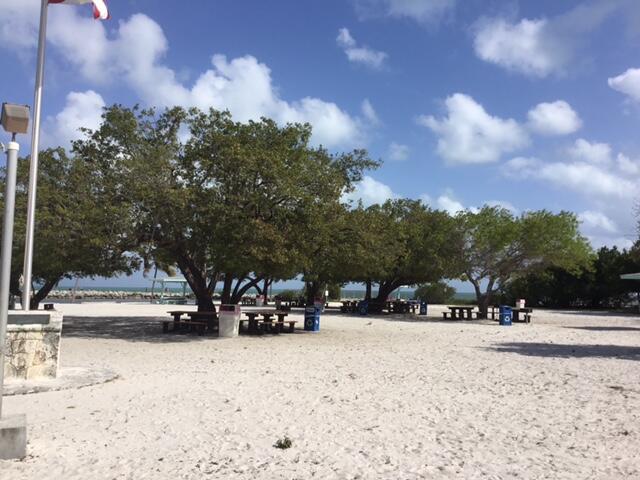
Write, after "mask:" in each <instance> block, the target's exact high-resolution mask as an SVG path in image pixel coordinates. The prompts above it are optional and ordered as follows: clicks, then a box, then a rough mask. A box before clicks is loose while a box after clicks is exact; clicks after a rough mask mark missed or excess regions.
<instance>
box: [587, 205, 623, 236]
mask: <svg viewBox="0 0 640 480" xmlns="http://www.w3.org/2000/svg"><path fill="white" fill-rule="evenodd" d="M578 220H580V222H581V223H582V226H583V227H584V229H585V230H587V231H596V232H597V231H603V232H606V233H618V227H617V226H616V224H615V222H614V221H613V220H611V219H610V218H609V217H607V216H606V215H605V214H604V213H602V212H596V211H593V210H586V211H584V212H582V213H581V214H579V215H578Z"/></svg>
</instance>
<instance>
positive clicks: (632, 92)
mask: <svg viewBox="0 0 640 480" xmlns="http://www.w3.org/2000/svg"><path fill="white" fill-rule="evenodd" d="M608 83H609V86H610V87H611V88H613V89H614V90H617V91H618V92H620V93H624V94H625V95H627V96H628V97H629V98H630V99H631V100H634V101H636V102H640V68H630V69H629V70H627V71H626V72H624V73H623V74H620V75H618V76H617V77H612V78H609V79H608Z"/></svg>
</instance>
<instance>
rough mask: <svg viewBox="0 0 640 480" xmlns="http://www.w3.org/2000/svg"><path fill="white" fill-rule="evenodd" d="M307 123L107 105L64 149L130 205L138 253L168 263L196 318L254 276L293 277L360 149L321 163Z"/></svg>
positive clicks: (352, 177) (364, 163)
mask: <svg viewBox="0 0 640 480" xmlns="http://www.w3.org/2000/svg"><path fill="white" fill-rule="evenodd" d="M310 136H311V128H310V127H309V126H308V125H299V124H291V125H286V126H278V125H277V124H276V123H275V122H273V121H271V120H268V119H262V120H261V121H259V122H253V121H251V122H248V123H238V122H234V121H233V120H232V118H231V116H230V115H229V114H228V113H227V112H219V111H215V110H209V111H208V112H202V111H199V110H197V109H192V110H189V111H186V110H184V109H182V108H173V109H169V110H165V111H163V112H160V113H157V112H155V111H153V110H140V109H137V108H132V109H130V108H125V107H122V106H117V105H116V106H113V107H111V108H109V109H107V110H106V111H105V113H104V115H103V122H102V125H101V126H100V128H99V129H97V130H96V131H93V132H89V135H88V137H87V138H86V139H84V140H82V141H79V142H77V143H76V144H75V149H76V151H77V152H78V154H79V155H81V156H82V158H84V159H85V160H86V161H87V162H92V163H93V164H94V165H96V167H97V168H98V170H99V171H100V172H101V174H103V175H111V174H112V173H111V172H116V173H114V175H118V176H119V177H120V184H119V185H118V187H117V189H121V190H122V191H126V192H127V195H128V196H129V197H130V198H132V199H133V207H132V209H133V211H134V213H135V217H136V219H137V220H136V231H137V234H138V241H139V245H140V248H139V252H141V253H142V254H148V253H149V252H153V254H154V255H155V256H157V258H162V259H163V261H165V262H166V261H170V260H173V261H174V262H175V264H176V265H177V266H178V268H179V269H180V270H181V272H182V273H183V275H184V276H185V278H186V279H187V281H188V282H189V285H190V287H191V289H192V290H193V292H194V293H195V295H196V299H197V303H198V308H199V309H200V310H206V311H210V310H214V307H213V299H212V298H213V292H214V290H215V288H216V285H218V283H219V282H222V291H223V295H222V297H223V298H222V301H223V303H236V302H237V301H239V299H240V298H241V296H242V295H243V294H244V293H245V292H246V291H247V290H248V289H250V288H252V287H255V286H258V285H259V284H260V282H262V281H264V280H265V279H280V278H282V279H284V278H291V277H293V276H295V275H296V274H297V273H298V272H300V271H302V265H303V263H304V258H305V256H306V255H308V254H309V252H308V251H307V250H306V246H307V245H308V242H306V241H303V240H304V238H306V237H305V234H304V232H305V230H306V229H308V228H309V225H310V224H312V222H313V221H314V218H313V216H314V215H315V214H316V213H317V212H318V211H321V210H322V209H323V208H327V206H328V207H330V206H331V205H333V204H335V203H337V202H338V201H339V198H340V195H341V193H342V192H343V191H344V190H345V189H349V188H351V185H352V183H353V182H355V181H357V180H359V179H360V177H361V173H362V170H363V169H364V168H367V167H368V166H370V165H373V163H372V162H371V161H369V160H368V158H367V156H366V152H364V151H354V152H352V153H348V154H340V155H331V154H329V153H328V152H327V151H326V150H324V149H322V148H313V147H311V146H310V144H309V140H310Z"/></svg>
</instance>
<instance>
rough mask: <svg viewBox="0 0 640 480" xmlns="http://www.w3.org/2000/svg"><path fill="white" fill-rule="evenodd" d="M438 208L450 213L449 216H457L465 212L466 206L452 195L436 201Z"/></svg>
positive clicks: (444, 195) (445, 195)
mask: <svg viewBox="0 0 640 480" xmlns="http://www.w3.org/2000/svg"><path fill="white" fill-rule="evenodd" d="M436 206H437V208H438V209H440V210H444V211H445V212H447V213H449V215H456V214H457V213H460V212H464V211H465V208H464V205H462V203H460V202H459V201H458V200H456V199H455V198H454V197H453V196H452V194H451V193H444V194H442V195H440V196H439V197H438V199H437V200H436Z"/></svg>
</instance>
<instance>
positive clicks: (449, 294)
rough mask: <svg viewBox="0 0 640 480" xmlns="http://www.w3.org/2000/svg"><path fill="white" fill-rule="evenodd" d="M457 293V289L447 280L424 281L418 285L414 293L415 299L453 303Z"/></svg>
mask: <svg viewBox="0 0 640 480" xmlns="http://www.w3.org/2000/svg"><path fill="white" fill-rule="evenodd" d="M455 294H456V289H455V288H453V287H450V286H449V285H447V284H446V283H445V282H436V283H424V284H422V285H418V288H417V289H416V291H415V292H414V293H413V298H414V299H415V300H422V301H425V302H428V303H431V304H433V303H440V304H441V303H451V301H452V300H453V297H454V296H455Z"/></svg>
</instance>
